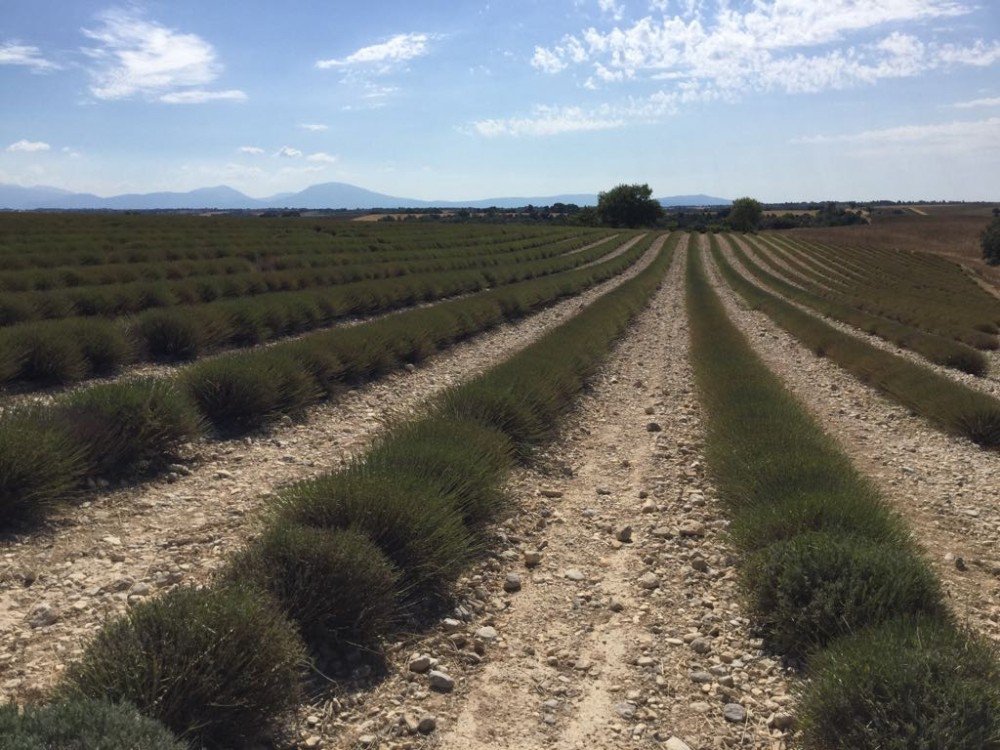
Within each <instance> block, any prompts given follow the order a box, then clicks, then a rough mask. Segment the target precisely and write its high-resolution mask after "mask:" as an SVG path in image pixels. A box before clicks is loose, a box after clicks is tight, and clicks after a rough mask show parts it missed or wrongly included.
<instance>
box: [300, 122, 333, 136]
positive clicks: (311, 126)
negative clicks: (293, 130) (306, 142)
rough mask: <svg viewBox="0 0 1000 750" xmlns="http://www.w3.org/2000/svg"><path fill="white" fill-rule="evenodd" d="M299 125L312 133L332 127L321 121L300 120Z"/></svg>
mask: <svg viewBox="0 0 1000 750" xmlns="http://www.w3.org/2000/svg"><path fill="white" fill-rule="evenodd" d="M299 127H300V128H302V129H303V130H308V131H310V132H312V133H322V132H323V131H324V130H329V129H330V126H329V125H324V124H323V123H321V122H300V123H299Z"/></svg>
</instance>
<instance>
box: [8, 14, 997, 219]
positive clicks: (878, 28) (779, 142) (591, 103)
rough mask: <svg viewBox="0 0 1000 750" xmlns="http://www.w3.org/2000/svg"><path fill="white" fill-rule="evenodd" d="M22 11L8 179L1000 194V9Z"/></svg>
mask: <svg viewBox="0 0 1000 750" xmlns="http://www.w3.org/2000/svg"><path fill="white" fill-rule="evenodd" d="M8 5H9V6H10V7H7V8H5V13H4V18H3V20H2V21H0V86H2V90H3V93H4V97H5V102H6V106H5V108H4V114H3V117H0V183H9V184H15V185H46V186H51V187H56V188H60V189H65V190H69V191H72V192H87V193H94V194H96V195H100V196H110V195H119V194H123V193H149V192H161V191H174V192H186V191H189V190H192V189H197V188H204V187H210V186H218V185H227V186H230V187H232V188H234V189H236V190H239V191H240V192H243V193H244V194H246V195H248V196H251V197H254V198H262V197H269V196H272V195H275V194H278V193H284V192H297V191H299V190H302V189H304V188H306V187H308V186H311V185H314V184H318V183H325V182H346V183H350V184H352V185H357V186H359V187H363V188H365V189H368V190H372V191H376V192H380V193H385V194H388V195H393V196H400V197H406V198H412V199H419V200H440V201H451V200H476V199H482V198H491V197H500V196H548V195H559V194H575V193H595V192H597V191H599V190H602V189H606V188H608V187H610V186H612V185H614V184H617V183H620V182H648V183H649V184H650V185H652V186H653V187H654V189H655V191H656V193H657V195H660V196H669V195H677V194H707V195H713V196H722V197H726V198H733V197H736V196H739V195H754V196H757V197H759V198H760V199H761V200H764V201H767V202H780V201H785V200H822V199H835V198H836V199H844V200H847V199H855V200H869V199H897V200H920V199H927V200H932V199H950V200H970V201H973V200H991V199H992V200H998V199H1000V169H998V167H1000V83H998V78H997V68H998V66H1000V8H998V7H997V6H996V5H995V4H976V3H975V2H966V1H965V0H885V1H884V2H882V3H879V4H872V3H860V2H856V1H855V0H829V1H828V2H822V3H821V2H813V1H811V0H757V1H756V2H747V1H744V2H726V1H725V0H717V1H715V2H703V1H701V0H640V1H637V2H625V1H624V0H559V1H553V2H532V1H531V0H508V2H505V3H503V4H502V5H500V4H496V3H490V2H478V3H445V2H427V3H420V4H412V3H402V2H398V1H397V0H391V1H390V2H383V3H378V4H369V5H366V6H357V5H355V4H344V5H340V4H337V6H335V7H333V8H331V4H330V3H321V2H318V1H317V0H305V1H303V2H299V3H295V4H292V5H288V4H286V5H274V4H269V3H263V2H260V0H248V2H245V3H242V4H240V6H239V9H238V10H237V9H234V8H233V7H231V6H230V7H226V6H228V4H214V5H208V6H206V5H204V4H201V3H195V2H191V1H190V0H177V1H176V2H171V3H165V2H162V1H161V2H133V3H125V4H122V3H109V2H93V1H91V0H68V1H67V0H64V1H60V2H57V1H56V0H35V1H33V2H30V3H29V2H23V1H21V0H15V1H14V2H11V3H8ZM376 6H377V7H376Z"/></svg>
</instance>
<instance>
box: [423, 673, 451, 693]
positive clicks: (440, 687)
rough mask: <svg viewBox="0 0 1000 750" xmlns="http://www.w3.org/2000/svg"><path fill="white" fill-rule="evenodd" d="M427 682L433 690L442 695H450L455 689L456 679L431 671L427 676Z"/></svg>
mask: <svg viewBox="0 0 1000 750" xmlns="http://www.w3.org/2000/svg"><path fill="white" fill-rule="evenodd" d="M427 681H428V683H429V684H430V686H431V688H432V689H434V690H437V691H439V692H442V693H450V692H451V691H452V690H454V689H455V680H454V678H452V677H451V676H450V675H448V674H445V673H444V672H440V671H438V670H436V669H433V670H431V673H430V674H429V675H428V676H427Z"/></svg>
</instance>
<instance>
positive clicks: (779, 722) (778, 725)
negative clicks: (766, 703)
mask: <svg viewBox="0 0 1000 750" xmlns="http://www.w3.org/2000/svg"><path fill="white" fill-rule="evenodd" d="M771 726H772V727H774V728H775V729H780V730H782V731H784V730H786V729H791V728H792V727H793V726H795V715H794V714H790V713H788V712H787V711H779V712H778V713H776V714H775V715H774V716H772V717H771Z"/></svg>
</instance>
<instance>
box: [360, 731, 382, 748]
mask: <svg viewBox="0 0 1000 750" xmlns="http://www.w3.org/2000/svg"><path fill="white" fill-rule="evenodd" d="M358 744H359V745H361V747H367V748H371V747H378V737H376V736H375V735H374V734H363V735H361V736H360V737H358Z"/></svg>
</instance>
